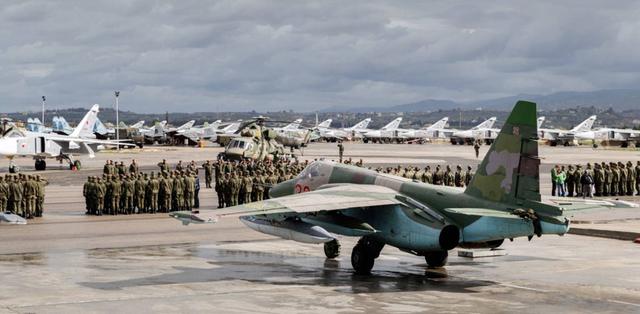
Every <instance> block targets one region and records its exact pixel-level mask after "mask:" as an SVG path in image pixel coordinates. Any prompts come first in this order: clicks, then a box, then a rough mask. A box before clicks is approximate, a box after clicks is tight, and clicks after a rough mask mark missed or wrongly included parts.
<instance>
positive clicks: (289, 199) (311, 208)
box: [169, 184, 402, 223]
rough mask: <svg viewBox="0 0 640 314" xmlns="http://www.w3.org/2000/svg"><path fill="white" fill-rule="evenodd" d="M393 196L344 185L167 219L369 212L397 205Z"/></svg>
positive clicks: (383, 189)
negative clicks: (350, 210)
mask: <svg viewBox="0 0 640 314" xmlns="http://www.w3.org/2000/svg"><path fill="white" fill-rule="evenodd" d="M397 195H398V193H397V192H396V191H394V190H392V189H389V188H386V187H383V186H379V185H369V184H344V185H338V186H332V187H330V188H326V189H319V190H315V191H312V192H306V193H300V194H292V195H288V196H283V197H278V198H274V199H268V200H264V201H261V202H254V203H249V204H243V205H238V206H233V207H229V208H225V209H219V210H203V211H200V212H199V213H194V212H189V211H182V212H174V213H171V214H169V215H170V216H171V217H173V218H176V219H178V220H182V221H183V223H214V222H216V221H217V220H218V219H220V218H224V217H228V216H236V217H238V216H254V215H274V214H304V213H315V212H322V211H334V210H341V209H349V208H365V207H366V208H368V209H369V210H373V209H375V208H376V207H379V206H385V205H392V204H401V203H402V202H401V200H400V199H398V198H397V197H396V196H397Z"/></svg>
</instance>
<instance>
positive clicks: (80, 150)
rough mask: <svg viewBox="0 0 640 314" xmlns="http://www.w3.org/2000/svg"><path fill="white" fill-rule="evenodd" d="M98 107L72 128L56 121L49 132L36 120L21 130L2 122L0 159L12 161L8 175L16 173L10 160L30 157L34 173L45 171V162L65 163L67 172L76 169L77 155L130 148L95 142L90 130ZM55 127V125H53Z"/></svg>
mask: <svg viewBox="0 0 640 314" xmlns="http://www.w3.org/2000/svg"><path fill="white" fill-rule="evenodd" d="M99 108H100V106H98V105H94V106H93V107H91V109H90V110H89V112H87V114H86V115H85V116H84V118H82V120H81V121H80V123H78V125H77V126H76V127H75V128H70V127H68V124H66V125H65V124H64V123H66V121H65V120H64V118H62V119H60V118H59V117H58V119H56V121H55V122H56V123H54V124H53V126H52V127H51V128H45V127H44V126H43V125H42V123H40V121H39V120H38V119H30V121H29V120H28V121H27V125H26V126H25V129H24V130H22V129H19V128H17V127H16V125H15V124H14V123H13V122H12V121H11V120H10V119H2V125H1V128H2V129H1V134H0V156H4V157H7V158H9V159H10V160H12V161H11V162H10V166H9V171H10V172H16V171H17V168H16V166H14V165H13V158H15V157H16V156H25V157H27V156H28V157H32V158H33V159H34V160H35V168H36V170H45V169H46V167H47V163H46V159H47V158H56V159H58V160H59V161H61V162H62V161H67V162H68V163H69V166H70V168H80V166H81V163H80V161H79V160H77V159H75V157H76V156H78V155H89V157H92V158H93V156H94V154H95V151H96V150H99V149H102V148H103V147H105V146H107V145H111V146H134V145H133V144H131V143H127V142H124V141H113V140H102V139H98V138H96V135H95V134H94V132H93V130H94V126H95V123H96V121H97V119H98V111H99ZM56 124H58V125H56Z"/></svg>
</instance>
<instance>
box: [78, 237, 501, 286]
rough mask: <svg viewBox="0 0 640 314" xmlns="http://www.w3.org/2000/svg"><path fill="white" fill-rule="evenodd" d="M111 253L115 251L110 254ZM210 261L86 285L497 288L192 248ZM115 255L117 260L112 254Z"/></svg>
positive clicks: (418, 268) (424, 274) (421, 271)
mask: <svg viewBox="0 0 640 314" xmlns="http://www.w3.org/2000/svg"><path fill="white" fill-rule="evenodd" d="M110 253H111V254H112V253H113V252H110ZM192 253H193V254H194V255H195V256H197V257H201V258H204V259H206V260H208V261H209V262H208V263H209V264H211V265H213V266H214V267H211V268H195V267H174V270H176V271H177V272H174V273H170V274H161V275H155V276H150V277H143V278H134V279H127V280H119V281H109V282H82V283H80V284H81V285H84V286H86V287H90V288H94V289H101V290H119V289H123V288H129V287H140V286H153V285H166V284H181V283H202V282H216V281H229V280H242V281H247V282H251V283H255V284H268V285H309V286H318V285H320V286H326V287H334V288H335V291H337V292H343V293H384V292H395V291H445V292H453V293H474V292H476V289H475V288H478V287H484V286H490V285H495V284H496V283H495V282H492V281H485V280H467V279H464V278H460V277H452V276H449V275H448V274H447V271H446V269H444V268H439V269H429V268H427V267H426V265H424V264H422V265H416V264H411V263H407V264H405V265H398V264H397V262H396V261H393V262H392V263H389V262H388V261H387V262H385V261H383V260H378V261H377V263H376V266H375V267H374V269H373V271H372V273H371V274H370V275H357V274H355V273H354V272H353V270H352V269H351V264H350V262H349V261H348V259H345V258H342V259H341V260H328V259H323V258H320V257H310V256H304V255H297V254H294V255H289V254H272V253H265V252H250V251H236V250H218V249H208V248H207V249H203V248H198V249H192ZM111 257H113V256H111Z"/></svg>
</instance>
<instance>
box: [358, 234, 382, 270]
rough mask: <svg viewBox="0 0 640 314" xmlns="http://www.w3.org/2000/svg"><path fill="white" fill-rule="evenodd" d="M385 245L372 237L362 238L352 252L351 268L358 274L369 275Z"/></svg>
mask: <svg viewBox="0 0 640 314" xmlns="http://www.w3.org/2000/svg"><path fill="white" fill-rule="evenodd" d="M383 247H384V243H380V242H378V241H376V240H374V239H372V238H371V237H366V236H365V237H362V238H360V240H358V244H356V246H354V247H353V250H352V251H351V266H353V269H354V270H355V271H356V274H369V273H370V272H371V269H372V268H373V264H374V263H375V260H376V258H378V256H380V251H382V248H383Z"/></svg>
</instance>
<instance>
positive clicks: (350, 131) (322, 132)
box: [317, 118, 372, 142]
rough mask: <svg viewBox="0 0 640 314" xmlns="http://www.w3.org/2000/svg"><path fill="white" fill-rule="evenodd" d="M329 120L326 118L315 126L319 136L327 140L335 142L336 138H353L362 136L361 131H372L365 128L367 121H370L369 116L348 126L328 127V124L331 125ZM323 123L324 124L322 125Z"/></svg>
mask: <svg viewBox="0 0 640 314" xmlns="http://www.w3.org/2000/svg"><path fill="white" fill-rule="evenodd" d="M327 121H328V123H327ZM331 122H332V120H331V119H328V120H326V121H324V122H322V123H321V124H319V125H318V128H317V129H318V132H319V136H320V138H323V139H325V140H326V141H328V142H336V141H338V140H354V139H356V138H362V134H363V133H365V132H369V131H372V130H370V129H367V127H368V126H369V123H371V118H366V119H364V120H362V121H360V122H358V123H356V124H355V125H354V126H352V127H349V128H338V129H334V128H330V127H329V126H330V125H331ZM325 123H326V126H325V125H324V124H325Z"/></svg>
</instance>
